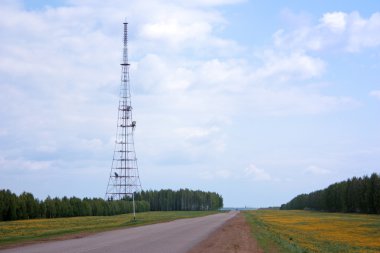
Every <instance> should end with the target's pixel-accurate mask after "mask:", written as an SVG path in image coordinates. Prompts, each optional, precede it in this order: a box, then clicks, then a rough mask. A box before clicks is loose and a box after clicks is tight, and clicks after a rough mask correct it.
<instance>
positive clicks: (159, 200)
mask: <svg viewBox="0 0 380 253" xmlns="http://www.w3.org/2000/svg"><path fill="white" fill-rule="evenodd" d="M135 199H136V200H140V201H147V202H148V203H149V205H150V210H151V211H203V210H216V209H219V208H221V207H223V198H222V196H220V195H219V194H218V193H216V192H203V191H199V190H198V191H192V190H189V189H180V190H178V191H173V190H169V189H167V190H160V191H153V190H149V191H142V192H140V193H138V194H136V195H135Z"/></svg>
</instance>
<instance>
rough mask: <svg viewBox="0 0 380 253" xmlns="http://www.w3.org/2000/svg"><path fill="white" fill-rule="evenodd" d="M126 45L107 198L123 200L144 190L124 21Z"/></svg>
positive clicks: (125, 28) (125, 23)
mask: <svg viewBox="0 0 380 253" xmlns="http://www.w3.org/2000/svg"><path fill="white" fill-rule="evenodd" d="M123 24H124V40H123V42H124V47H123V60H122V63H121V64H120V65H121V85H120V97H119V106H118V117H117V130H116V140H115V149H114V153H113V159H112V165H111V172H110V177H109V180H108V186H107V191H106V199H112V200H119V199H124V198H126V197H132V198H133V197H134V193H135V192H139V191H141V182H140V177H139V170H138V166H137V158H136V152H135V145H134V138H133V135H134V130H135V128H136V121H133V119H132V109H133V108H132V102H131V87H130V83H129V66H130V64H129V63H128V23H127V22H124V23H123Z"/></svg>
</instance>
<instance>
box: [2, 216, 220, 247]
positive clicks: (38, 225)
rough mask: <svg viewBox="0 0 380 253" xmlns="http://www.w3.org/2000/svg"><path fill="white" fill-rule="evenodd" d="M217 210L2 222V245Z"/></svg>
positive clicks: (162, 220)
mask: <svg viewBox="0 0 380 253" xmlns="http://www.w3.org/2000/svg"><path fill="white" fill-rule="evenodd" d="M214 213H217V212H216V211H215V212H214V211H166V212H145V213H137V214H136V220H135V221H134V220H133V216H132V214H122V215H115V216H86V217H71V218H56V219H32V220H18V221H3V222H0V247H1V246H3V247H4V246H9V245H12V244H18V243H28V242H32V241H38V240H49V239H54V238H59V237H63V236H67V235H75V234H81V233H94V232H100V231H106V230H112V229H117V228H126V227H132V226H141V225H147V224H154V223H160V222H167V221H172V220H176V219H182V218H194V217H200V216H205V215H210V214H214Z"/></svg>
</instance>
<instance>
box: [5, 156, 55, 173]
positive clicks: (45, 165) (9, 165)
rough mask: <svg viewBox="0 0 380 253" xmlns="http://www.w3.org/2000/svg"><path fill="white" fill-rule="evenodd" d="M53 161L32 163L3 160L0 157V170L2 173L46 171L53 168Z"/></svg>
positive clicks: (20, 160)
mask: <svg viewBox="0 0 380 253" xmlns="http://www.w3.org/2000/svg"><path fill="white" fill-rule="evenodd" d="M53 164H54V163H53V161H34V160H25V159H21V158H20V159H14V160H11V159H5V158H4V157H0V170H2V171H3V173H6V172H7V171H8V172H9V171H22V172H27V171H39V170H48V169H50V168H51V167H52V166H53Z"/></svg>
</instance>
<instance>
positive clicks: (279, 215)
mask: <svg viewBox="0 0 380 253" xmlns="http://www.w3.org/2000/svg"><path fill="white" fill-rule="evenodd" d="M244 215H245V217H246V219H247V221H248V222H249V223H250V225H251V228H252V235H253V236H254V237H255V238H256V239H257V241H258V242H259V244H260V246H261V247H262V248H263V249H264V251H265V252H285V253H286V252H302V253H307V252H321V253H322V252H331V253H334V252H368V253H369V252H380V240H379V238H380V216H379V215H365V214H344V213H323V212H311V211H278V210H276V211H274V210H257V211H249V212H244Z"/></svg>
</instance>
